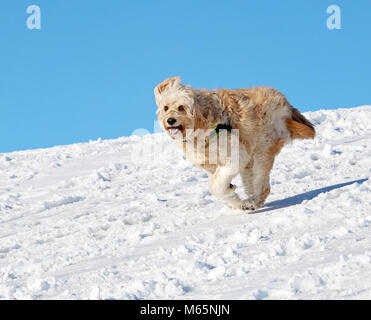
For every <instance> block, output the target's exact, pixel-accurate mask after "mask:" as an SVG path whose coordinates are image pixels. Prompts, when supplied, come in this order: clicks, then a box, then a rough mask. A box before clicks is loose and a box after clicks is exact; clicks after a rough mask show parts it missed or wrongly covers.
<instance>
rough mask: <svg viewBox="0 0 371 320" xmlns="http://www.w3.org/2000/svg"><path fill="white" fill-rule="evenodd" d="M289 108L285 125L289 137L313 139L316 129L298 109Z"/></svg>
mask: <svg viewBox="0 0 371 320" xmlns="http://www.w3.org/2000/svg"><path fill="white" fill-rule="evenodd" d="M291 108H292V115H291V118H288V119H287V120H286V127H287V129H288V130H289V132H290V135H291V139H314V136H315V135H316V131H315V129H314V126H313V124H312V123H311V122H310V121H309V120H308V119H306V118H305V117H304V116H303V115H302V114H301V113H300V112H299V110H298V109H295V108H294V107H291Z"/></svg>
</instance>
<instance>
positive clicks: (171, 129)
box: [169, 128, 179, 136]
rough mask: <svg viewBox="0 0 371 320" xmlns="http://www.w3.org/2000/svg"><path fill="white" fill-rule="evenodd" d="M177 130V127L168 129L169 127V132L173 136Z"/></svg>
mask: <svg viewBox="0 0 371 320" xmlns="http://www.w3.org/2000/svg"><path fill="white" fill-rule="evenodd" d="M178 132H179V129H178V128H170V129H169V133H170V134H171V135H172V136H175V135H176V134H177V133H178Z"/></svg>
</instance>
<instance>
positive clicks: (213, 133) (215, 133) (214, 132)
mask: <svg viewBox="0 0 371 320" xmlns="http://www.w3.org/2000/svg"><path fill="white" fill-rule="evenodd" d="M212 129H213V130H212V131H211V132H210V134H209V136H208V137H207V138H206V141H205V146H206V147H208V146H209V144H210V141H211V140H213V139H215V138H217V137H218V136H219V134H220V132H219V131H220V130H227V131H228V132H231V131H232V127H231V125H230V124H228V123H220V124H218V125H217V126H216V127H213V128H212Z"/></svg>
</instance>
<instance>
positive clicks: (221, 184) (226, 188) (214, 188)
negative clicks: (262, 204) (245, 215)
mask: <svg viewBox="0 0 371 320" xmlns="http://www.w3.org/2000/svg"><path fill="white" fill-rule="evenodd" d="M235 175H236V174H231V173H230V172H229V170H228V168H226V167H219V168H217V169H216V171H215V172H214V174H212V175H209V187H210V192H211V193H212V194H213V195H214V196H216V197H217V198H219V199H222V200H224V201H227V202H229V203H230V204H231V205H232V207H233V208H234V209H240V210H241V205H242V201H241V199H240V197H239V196H238V194H237V193H236V192H234V190H235V186H233V185H232V184H231V181H232V179H233V177H234V176H235Z"/></svg>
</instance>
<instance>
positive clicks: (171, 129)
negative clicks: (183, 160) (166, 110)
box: [167, 125, 183, 136]
mask: <svg viewBox="0 0 371 320" xmlns="http://www.w3.org/2000/svg"><path fill="white" fill-rule="evenodd" d="M182 129H183V126H182V125H179V126H176V127H168V128H167V131H169V134H170V135H171V136H175V135H177V134H178V133H179V132H181V131H182Z"/></svg>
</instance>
